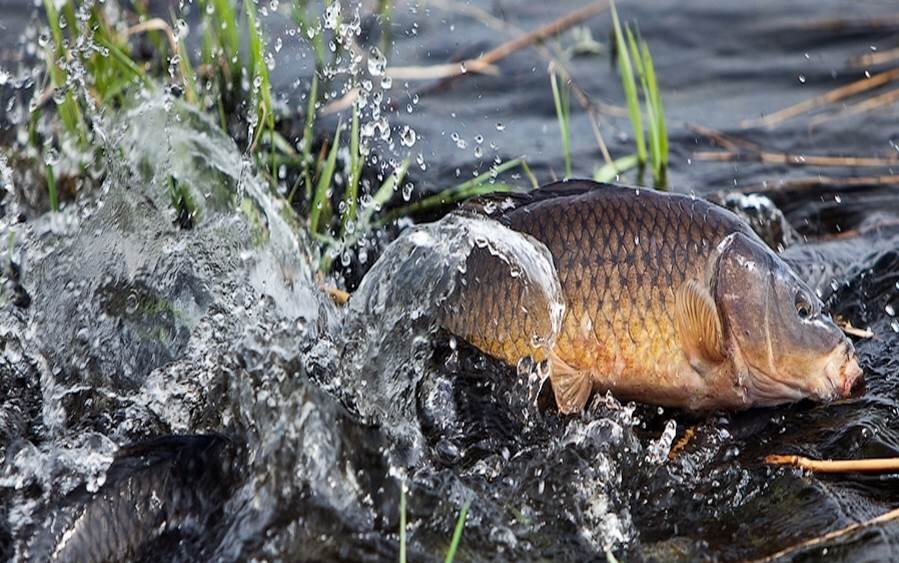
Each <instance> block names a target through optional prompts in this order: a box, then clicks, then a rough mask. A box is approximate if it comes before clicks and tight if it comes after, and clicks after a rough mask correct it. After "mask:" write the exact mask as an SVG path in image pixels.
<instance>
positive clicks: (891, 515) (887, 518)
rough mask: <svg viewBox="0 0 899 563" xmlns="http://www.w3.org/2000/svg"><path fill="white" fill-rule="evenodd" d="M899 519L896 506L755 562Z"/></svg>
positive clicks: (780, 556)
mask: <svg viewBox="0 0 899 563" xmlns="http://www.w3.org/2000/svg"><path fill="white" fill-rule="evenodd" d="M896 519H899V508H895V509H893V510H890V511H889V512H885V513H883V514H881V515H880V516H877V517H876V518H871V519H870V520H865V521H864V522H856V523H855V524H850V525H848V526H846V527H845V528H840V529H839V530H834V531H832V532H828V533H826V534H824V535H823V536H819V537H817V538H812V539H810V540H806V541H804V542H801V543H798V544H796V545H791V546H790V547H786V548H784V549H781V550H780V551H778V552H777V553H773V554H771V555H769V556H767V557H764V558H762V559H756V560H755V562H754V563H768V562H769V561H775V560H777V559H780V558H782V557H786V556H788V555H792V554H794V553H796V552H797V551H800V550H804V549H808V548H810V547H815V546H817V545H821V544H823V543H825V542H829V541H830V540H834V539H837V538H841V537H843V536H845V535H847V534H851V533H852V532H854V531H856V530H862V529H865V528H870V527H871V526H876V525H877V524H883V523H884V522H891V521H893V520H896Z"/></svg>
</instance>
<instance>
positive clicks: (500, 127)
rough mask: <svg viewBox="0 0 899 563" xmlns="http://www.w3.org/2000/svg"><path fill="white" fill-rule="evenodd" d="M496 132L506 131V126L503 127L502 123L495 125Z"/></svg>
mask: <svg viewBox="0 0 899 563" xmlns="http://www.w3.org/2000/svg"><path fill="white" fill-rule="evenodd" d="M496 130H497V131H505V130H506V126H505V125H503V124H502V123H497V124H496Z"/></svg>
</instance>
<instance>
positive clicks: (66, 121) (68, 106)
mask: <svg viewBox="0 0 899 563" xmlns="http://www.w3.org/2000/svg"><path fill="white" fill-rule="evenodd" d="M44 10H45V11H46V13H47V23H48V24H49V25H50V34H51V35H52V37H53V47H52V48H48V49H47V67H48V68H49V71H50V78H51V81H52V84H53V85H54V86H55V87H57V88H63V87H65V84H66V79H67V73H66V71H65V70H64V69H63V68H61V67H60V66H59V65H58V64H57V61H58V60H60V59H62V58H63V57H65V45H64V43H63V41H64V39H63V35H62V26H61V25H60V23H59V12H58V11H57V10H56V3H55V2H54V0H44ZM67 25H68V24H67ZM57 107H58V111H59V118H60V120H62V124H63V127H64V128H65V130H66V132H68V133H69V134H70V135H72V136H73V137H75V138H77V139H78V141H79V142H80V143H81V144H82V145H84V144H86V143H87V132H86V130H85V125H84V119H83V117H82V116H81V109H80V108H79V106H78V102H77V101H76V100H75V96H73V95H72V93H71V92H66V93H65V97H64V99H63V101H62V102H61V103H59V104H58V106H57Z"/></svg>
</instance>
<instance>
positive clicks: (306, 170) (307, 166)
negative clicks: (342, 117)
mask: <svg viewBox="0 0 899 563" xmlns="http://www.w3.org/2000/svg"><path fill="white" fill-rule="evenodd" d="M308 96H309V100H308V102H307V104H306V123H305V125H304V126H303V163H304V164H303V174H304V176H305V178H304V179H305V182H306V201H309V199H310V198H311V197H312V170H311V167H312V135H313V128H314V127H315V114H316V111H317V110H316V107H315V106H316V102H317V101H318V75H317V74H313V75H312V85H311V86H309V94H308ZM290 199H291V201H292V200H293V197H291V198H290Z"/></svg>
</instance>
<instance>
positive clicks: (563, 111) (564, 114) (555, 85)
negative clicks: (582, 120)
mask: <svg viewBox="0 0 899 563" xmlns="http://www.w3.org/2000/svg"><path fill="white" fill-rule="evenodd" d="M549 82H550V85H551V86H552V91H553V103H554V104H555V106H556V117H557V118H558V120H559V132H560V134H561V135H562V156H563V158H564V159H565V177H566V178H570V177H571V137H570V136H569V133H568V125H569V123H570V121H569V115H568V104H567V103H566V101H567V100H566V99H565V98H567V89H566V92H565V93H564V94H563V92H561V91H560V88H559V82H558V79H557V78H556V72H555V71H552V72H550V74H549Z"/></svg>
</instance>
